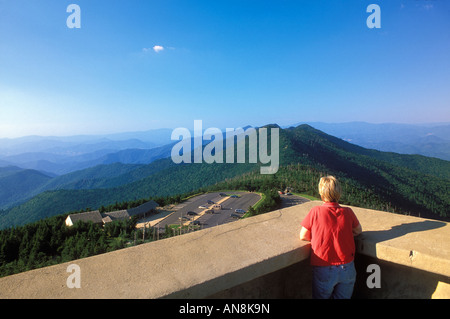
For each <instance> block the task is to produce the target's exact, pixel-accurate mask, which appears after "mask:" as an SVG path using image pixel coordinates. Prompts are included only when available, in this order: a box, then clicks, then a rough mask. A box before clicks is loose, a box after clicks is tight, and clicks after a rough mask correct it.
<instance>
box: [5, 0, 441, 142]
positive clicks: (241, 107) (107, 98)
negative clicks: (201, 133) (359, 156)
mask: <svg viewBox="0 0 450 319" xmlns="http://www.w3.org/2000/svg"><path fill="white" fill-rule="evenodd" d="M71 3H75V4H78V5H79V6H80V8H81V28H80V29H69V28H68V27H67V25H66V19H67V17H68V16H69V15H70V13H67V12H66V8H67V6H68V5H69V4H71ZM371 3H375V4H378V5H379V6H380V8H381V28H380V29H369V28H368V27H367V25H366V19H367V17H368V16H369V15H370V13H367V12H366V8H367V6H368V5H369V4H371ZM158 48H159V50H158ZM449 52H450V3H449V1H446V0H389V1H387V0H371V1H365V0H328V1H323V0H314V1H312V0H310V1H300V0H296V1H287V0H284V1H281V0H278V1H261V0H259V1H255V0H240V1H235V0H227V1H222V0H214V1H212V0H208V1H200V0H198V1H195V0H179V1H172V0H150V1H149V0H146V1H144V0H142V1H137V0H130V1H119V0H110V1H102V0H89V1H87V0H85V1H83V0H70V1H63V0H58V1H54V0H39V1H34V0H8V1H5V0H0V138H1V137H17V136H23V135H32V134H36V135H73V134H97V133H111V132H123V131H135V130H148V129H153V128H163V127H168V128H175V127H187V128H190V129H192V128H193V123H194V120H197V119H198V120H203V126H204V128H206V127H219V128H225V127H231V128H235V127H239V126H244V125H247V124H249V125H256V126H257V125H264V124H269V123H277V124H279V125H288V124H293V123H298V122H308V121H323V122H350V121H366V122H371V123H385V122H397V123H424V122H449V121H450V89H449V88H450V54H449Z"/></svg>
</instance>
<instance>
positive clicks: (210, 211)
mask: <svg viewBox="0 0 450 319" xmlns="http://www.w3.org/2000/svg"><path fill="white" fill-rule="evenodd" d="M205 214H214V211H213V210H212V209H208V210H207V211H206V212H205Z"/></svg>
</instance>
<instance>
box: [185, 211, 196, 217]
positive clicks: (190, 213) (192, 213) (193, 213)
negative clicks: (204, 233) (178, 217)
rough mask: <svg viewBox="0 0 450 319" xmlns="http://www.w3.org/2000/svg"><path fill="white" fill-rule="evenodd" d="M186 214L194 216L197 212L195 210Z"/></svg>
mask: <svg viewBox="0 0 450 319" xmlns="http://www.w3.org/2000/svg"><path fill="white" fill-rule="evenodd" d="M186 215H188V216H196V215H198V214H197V213H196V212H187V213H186Z"/></svg>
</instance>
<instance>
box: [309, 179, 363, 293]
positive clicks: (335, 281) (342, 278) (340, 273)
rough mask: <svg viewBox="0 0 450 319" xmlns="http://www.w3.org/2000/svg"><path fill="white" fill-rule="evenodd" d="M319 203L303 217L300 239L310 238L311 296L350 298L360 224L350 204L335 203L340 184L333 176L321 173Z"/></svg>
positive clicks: (360, 230)
mask: <svg viewBox="0 0 450 319" xmlns="http://www.w3.org/2000/svg"><path fill="white" fill-rule="evenodd" d="M319 194H320V196H321V198H322V200H323V201H324V204H323V205H322V206H315V207H313V208H312V209H311V210H310V212H309V213H308V215H307V216H306V217H305V219H304V220H303V221H302V223H301V225H302V228H301V230H300V239H301V240H306V241H310V242H311V266H312V270H313V287H312V296H313V298H314V299H329V298H332V299H349V298H351V296H352V294H353V287H354V285H355V281H356V270H355V266H354V263H353V260H354V257H355V241H354V238H353V237H354V236H357V235H359V234H360V233H361V232H362V228H361V224H360V223H359V221H358V218H356V215H355V213H354V212H353V210H352V209H351V208H349V207H341V206H340V205H339V203H338V201H339V198H340V196H341V187H340V185H339V182H338V180H337V179H336V178H335V177H334V176H326V177H322V178H321V179H320V182H319Z"/></svg>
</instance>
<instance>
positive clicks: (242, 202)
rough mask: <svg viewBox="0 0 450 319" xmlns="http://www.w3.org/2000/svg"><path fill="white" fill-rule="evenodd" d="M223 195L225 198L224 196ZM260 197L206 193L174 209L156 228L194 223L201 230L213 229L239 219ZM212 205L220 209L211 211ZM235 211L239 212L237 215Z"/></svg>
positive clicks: (244, 194) (253, 194) (231, 193)
mask: <svg viewBox="0 0 450 319" xmlns="http://www.w3.org/2000/svg"><path fill="white" fill-rule="evenodd" d="M224 195H225V196H224ZM260 199H261V197H260V196H259V194H256V193H246V192H234V191H233V192H224V193H222V195H221V193H219V192H217V193H207V194H203V195H199V196H196V197H194V198H191V199H189V200H187V201H185V202H183V203H181V204H179V205H177V206H176V207H174V212H173V213H172V214H170V215H168V216H167V217H166V218H164V219H163V220H161V221H160V222H159V223H158V224H157V225H156V226H157V227H159V228H160V229H161V228H162V229H164V228H165V226H166V225H173V224H178V225H179V224H183V225H187V224H188V223H191V222H192V223H194V224H197V225H199V226H200V227H201V228H208V227H213V226H217V225H221V224H225V223H229V222H232V221H235V220H237V219H239V217H240V216H242V215H243V214H244V213H243V212H247V210H248V208H249V207H250V206H253V205H255V204H256V203H257V202H258V201H259V200H260ZM214 205H220V206H221V207H220V208H218V207H217V208H215V209H213V206H214ZM236 210H238V211H239V210H241V212H240V213H237V212H236Z"/></svg>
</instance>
